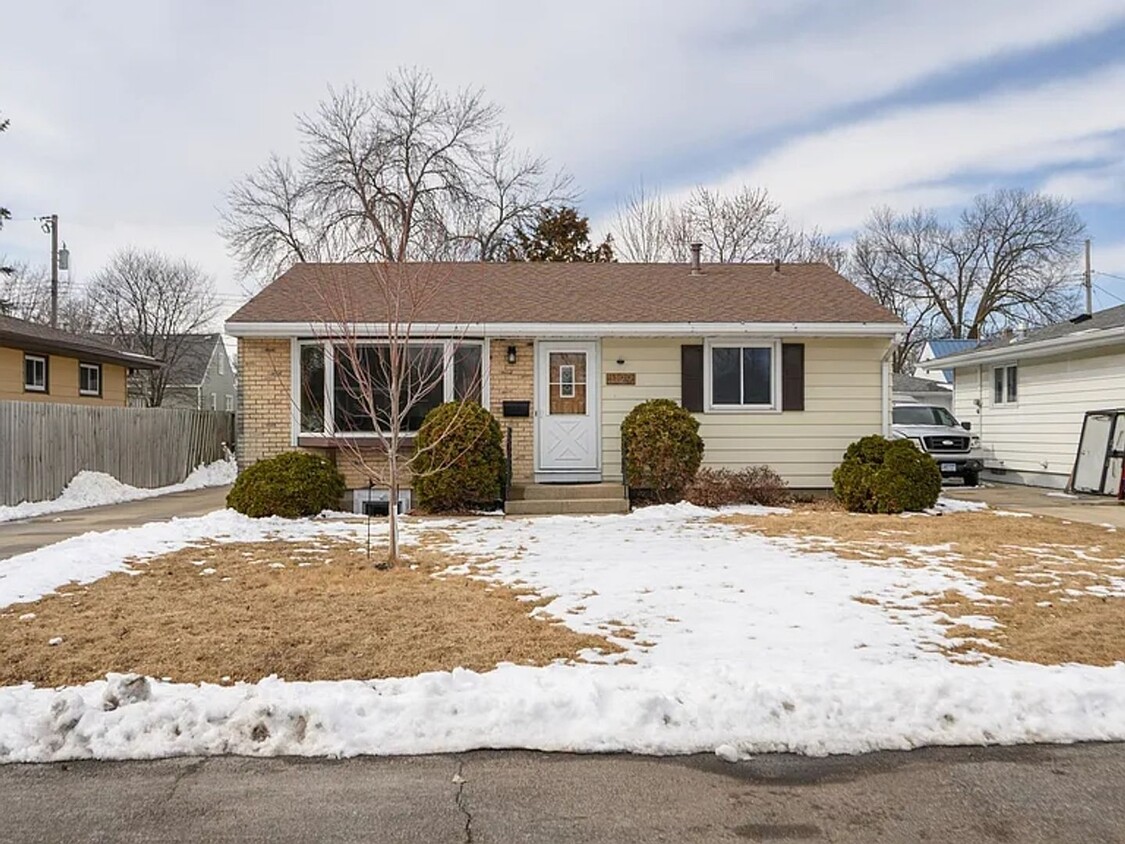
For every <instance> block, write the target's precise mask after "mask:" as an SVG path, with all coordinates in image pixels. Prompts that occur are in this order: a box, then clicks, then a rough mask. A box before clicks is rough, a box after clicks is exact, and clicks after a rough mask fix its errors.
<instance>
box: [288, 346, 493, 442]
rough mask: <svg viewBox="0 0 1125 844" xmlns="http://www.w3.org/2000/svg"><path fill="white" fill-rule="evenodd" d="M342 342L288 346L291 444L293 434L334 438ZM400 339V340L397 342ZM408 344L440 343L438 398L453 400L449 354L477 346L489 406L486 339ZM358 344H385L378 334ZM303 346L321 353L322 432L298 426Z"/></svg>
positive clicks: (360, 434) (367, 434) (374, 434)
mask: <svg viewBox="0 0 1125 844" xmlns="http://www.w3.org/2000/svg"><path fill="white" fill-rule="evenodd" d="M340 342H342V341H341V340H340V339H335V340H333V339H324V340H297V341H295V342H294V344H293V347H292V354H293V363H292V370H291V371H292V373H293V376H292V385H291V387H292V389H291V396H290V398H291V401H292V403H293V435H294V445H296V438H297V437H334V436H336V435H337V432H336V345H337V344H339V343H340ZM400 342H401V341H400ZM406 342H407V344H408V345H411V346H441V347H442V361H443V363H444V367H445V369H444V372H443V373H442V401H443V402H447V401H452V400H453V386H454V377H453V354H454V352H455V351H456V350H457V349H458V348H460V347H461V346H479V347H480V350H481V354H480V368H481V375H480V377H481V399H480V400H481V405H482V406H483V407H484V408H485V409H486V410H487V409H488V408H489V374H490V363H489V349H490V348H491V344H490V342H489V340H488V338H479V337H474V338H472V339H467V340H458V339H452V338H445V337H434V338H424V337H419V338H417V339H412V340H408V341H406ZM356 343H357V345H360V346H386V345H388V343H387V341H386V340H385V339H382V338H379V337H371V338H364V339H362V340H357V341H356ZM306 346H320V347H321V349H322V353H323V355H324V430H323V431H309V430H302V428H301V379H300V373H301V350H302V349H303V348H305V347H306ZM387 433H388V432H386V431H383V432H382V436H386V435H387ZM403 433H404V434H405V435H407V436H411V435H412V434H413V432H403ZM339 435H340V436H342V437H349V438H353V437H354V438H357V439H361V438H369V439H377V438H378V437H379V436H380V433H379V432H378V431H341V432H339Z"/></svg>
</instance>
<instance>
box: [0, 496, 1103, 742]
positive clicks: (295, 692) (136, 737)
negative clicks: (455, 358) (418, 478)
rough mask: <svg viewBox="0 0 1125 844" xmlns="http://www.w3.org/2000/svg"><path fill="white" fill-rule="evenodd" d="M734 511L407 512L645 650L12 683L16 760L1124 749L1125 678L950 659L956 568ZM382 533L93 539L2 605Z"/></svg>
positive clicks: (6, 591)
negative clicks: (127, 568)
mask: <svg viewBox="0 0 1125 844" xmlns="http://www.w3.org/2000/svg"><path fill="white" fill-rule="evenodd" d="M713 515H714V511H706V510H702V511H701V510H700V509H699V508H693V507H691V506H690V505H675V506H666V507H661V508H646V509H644V510H641V511H639V512H637V513H634V514H632V515H628V516H583V517H568V516H556V517H548V518H542V519H535V520H530V519H518V520H503V521H501V520H497V519H492V518H479V519H470V520H424V521H415V520H411V519H407V520H405V522H404V539H405V540H406V541H408V542H409V541H411V540H412V538H416V537H418V536H419V534H420V533H421V532H422V531H430V530H443V531H446V532H447V533H448V534H449V535H451V536H453V537H455V539H456V542H457V546H456V550H457V551H458V552H462V553H466V554H470V555H480V556H481V557H482V558H488V559H489V560H490V561H491V563H492V565H493V566H494V568H489V569H488V570H487V571H486V572H482V571H479V570H474V569H471V568H468V567H466V568H464V569H463V571H464V572H465V573H468V574H471V575H472V576H476V577H484V578H487V579H490V580H495V581H498V582H508V583H512V582H515V581H517V580H518V581H522V582H524V583H525V584H527V585H528V586H531V587H533V588H535V589H536V590H537V591H539V592H540V593H541V594H543V595H545V596H548V597H549V598H550V603H549V604H547V605H546V606H545V607H544V608H543V609H540V610H535V612H547V613H550V614H551V615H553V616H555V617H557V618H560V619H562V620H563V621H564V622H565V623H566V624H567V625H568V626H569V627H571V628H573V629H575V630H579V631H582V632H599V633H602V634H603V635H607V633H606V631H607V629H613V630H616V629H617V628H620V627H621V626H623V625H624V626H626V627H630V628H632V629H633V630H634V631H636V635H635V637H634V638H629V639H626V638H620V639H618V638H614V636H613V635H612V634H608V635H609V638H611V639H613V641H615V642H617V643H618V644H620V645H621V646H622V647H624V648H626V649H627V650H626V653H625V654H624V655H611V656H599V655H597V654H594V653H591V654H588V655H587V656H588V658H589V659H590V660H591V662H590V663H588V664H565V663H561V662H559V663H555V664H552V665H550V666H547V667H544V668H532V667H528V666H516V665H501V666H499V667H497V668H496V669H494V670H492V671H488V672H484V673H475V672H472V671H467V670H463V669H458V670H454V671H451V672H433V673H429V674H423V675H420V676H417V677H408V678H402V679H393V680H380V681H373V682H367V681H364V680H363V679H362V678H359V679H356V680H348V681H343V682H312V683H296V682H285V681H284V680H280V679H276V678H269V679H266V680H262V681H261V682H259V683H253V684H249V683H247V684H243V683H240V684H235V685H210V684H203V685H192V684H182V683H169V682H159V681H156V680H145V679H143V678H136V677H131V676H122V675H113V676H111V677H109V678H108V679H107V680H103V681H99V682H95V683H89V684H87V685H84V686H80V687H75V688H64V689H58V690H51V689H35V688H32V687H31V686H18V687H9V688H3V689H0V762H5V761H7V762H13V761H48V760H58V759H72V758H91V757H92V758H113V759H124V758H152V757H158V756H167V755H179V754H217V753H239V754H247V755H257V756H267V755H278V754H294V755H305V756H322V755H331V756H350V755H356V754H398V753H449V752H458V751H463V750H468V749H472V748H480V747H497V748H503V747H524V748H532V749H539V750H548V751H629V752H636V753H652V754H671V753H689V752H701V751H707V752H719V753H720V754H721V756H722V757H723V758H740V757H743V756H746V755H748V754H753V753H761V752H768V751H793V752H799V753H806V754H827V753H859V752H864V751H870V750H877V749H896V748H912V747H918V746H922V745H932V744H940V745H955V744H1011V743H1019V742H1071V741H1084V740H1108V739H1113V740H1123V739H1125V664H1118V665H1116V666H1113V667H1109V668H1097V667H1089V666H1079V665H1067V666H1056V667H1052V666H1041V665H1033V664H1026V663H1012V662H1006V661H1003V660H997V659H986V660H985V661H984V662H983V663H981V664H973V665H967V664H954V663H951V662H949V661H948V660H946V659H945V658H944V657H943V656H942V655H941V654H940V653H939V652H938V651H937V646H938V644H939V643H947V640H946V639H945V637H944V632H943V627H942V626H941V623H940V622H941V621H942V619H941V617H940V616H939V615H938V614H936V613H935V612H934V611H932V610H929V609H927V608H926V607H925V606H923V602H924V598H925V596H926V595H933V594H935V593H940V592H942V591H945V590H946V589H959V590H962V591H965V592H967V593H971V592H972V591H973V588H974V583H975V582H974V581H972V580H970V579H968V578H967V577H966V576H965V575H963V574H960V573H958V572H956V571H954V570H952V569H949V568H946V567H944V566H942V565H940V562H939V561H937V560H935V561H934V562H933V563H931V564H929V565H925V566H921V567H918V566H916V565H906V564H904V565H902V566H897V565H879V566H871V565H864V564H863V563H860V562H857V561H849V560H841V559H839V558H837V557H835V556H833V555H831V554H827V553H810V552H807V551H800V550H798V549H795V548H793V547H792V546H791V545H787V544H786V543H785V542H779V541H772V540H769V539H766V538H764V537H761V536H757V535H753V534H747V533H746V532H744V531H741V530H739V529H738V528H737V527H736V526H732V525H727V524H720V523H717V522H715V521H714V520H713ZM365 530H366V526H365V525H364V524H362V523H356V522H345V521H341V520H336V519H324V520H308V521H293V522H290V521H285V520H282V519H270V520H252V519H247V518H245V517H243V516H240V515H238V514H236V513H233V512H229V511H224V512H219V513H213V514H210V515H208V516H205V517H202V518H199V519H181V520H176V521H173V522H170V523H166V524H159V525H147V526H144V527H141V528H136V529H132V530H124V531H113V532H110V533H106V534H100V535H99V534H88V535H86V536H84V537H76V538H75V539H73V540H68V541H67V542H64V543H60V544H59V545H56V546H53V547H52V548H47V549H43V550H41V551H39V552H34V553H32V554H27V555H23V556H21V557H15V558H13V559H11V560H9V561H6V562H4V563H0V606H2V605H3V604H4V603H5V602H6V601H7V602H11V601H13V600H26V599H27V596H32V595H36V594H42V593H43V592H45V591H48V590H50V589H52V588H54V586H56V585H58V584H59V583H61V582H64V581H65V580H67V579H70V578H76V579H81V580H93V579H95V578H97V577H100V576H102V574H104V573H106V572H107V571H112V570H116V569H119V568H123V567H124V562H123V561H124V559H125V558H126V557H128V556H130V555H134V554H138V555H146V556H147V555H151V554H155V553H160V552H161V551H166V550H171V549H172V548H173V547H183V546H184V545H188V544H190V543H192V542H196V541H199V540H202V539H205V538H206V539H209V538H216V539H218V540H219V541H226V540H229V541H234V540H248V541H253V540H254V539H261V538H269V537H271V536H276V537H278V538H300V537H308V538H310V539H311V538H315V537H317V536H322V535H327V536H337V537H344V536H348V535H351V536H356V537H359V536H362V535H363V532H364V531H365ZM375 530H376V532H377V533H382V526H380V525H376V526H375ZM454 570H456V569H454ZM857 597H872V598H875V599H876V600H878V601H880V602H883V603H885V604H886V605H888V606H896V607H899V609H895V610H891V609H887V608H886V607H884V606H877V605H873V604H869V603H865V602H860V601H856V600H854V599H855V598H857ZM58 647H59V648H61V649H65V648H67V647H68V643H67V642H63V643H62V644H60V645H59V646H58ZM622 656H627V657H628V659H629V660H630V661H631V662H632V664H628V663H626V664H621V663H620V660H621V658H622Z"/></svg>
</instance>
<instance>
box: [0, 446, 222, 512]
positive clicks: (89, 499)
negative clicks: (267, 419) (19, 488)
mask: <svg viewBox="0 0 1125 844" xmlns="http://www.w3.org/2000/svg"><path fill="white" fill-rule="evenodd" d="M237 475H238V467H237V466H236V465H235V462H234V459H233V458H231V459H229V460H216V461H215V462H214V463H208V464H206V465H204V466H199V467H197V468H196V469H195V470H194V471H193V472H192V473H191V474H189V475H188V476H187V477H186V478H185V479H184V480H183V481H181V482H180V483H178V484H172V485H171V486H162V487H155V488H153V489H145V488H143V487H136V486H130V485H129V484H123V483H121V481H119V480H117V478H114V477H113V476H111V475H107V474H105V473H104V472H79V473H78V474H77V475H75V476H74V477H73V478H72V479H71V481H70V483H69V484H67V485H66V487H65V488H64V489H63V491H62V493H61V494H60V495H59V497H58V498H52V499H50V500H49V501H24V502H23V503H21V504H13V505H10V506H0V522H12V521H16V520H18V519H31V518H34V517H36V516H49V515H51V514H53V513H65V512H66V511H68V510H81V509H84V508H86V507H100V506H102V505H104V504H120V503H122V502H125V501H139V500H140V499H142V498H155V497H156V496H158V495H167V494H168V493H171V492H187V491H188V490H193V489H203V488H205V487H212V486H226V485H227V484H231V483H234V479H235V477H237Z"/></svg>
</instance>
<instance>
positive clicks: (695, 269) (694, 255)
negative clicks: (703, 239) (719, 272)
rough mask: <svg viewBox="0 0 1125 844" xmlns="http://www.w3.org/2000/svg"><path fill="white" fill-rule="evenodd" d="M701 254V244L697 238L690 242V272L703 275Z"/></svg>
mask: <svg viewBox="0 0 1125 844" xmlns="http://www.w3.org/2000/svg"><path fill="white" fill-rule="evenodd" d="M702 254H703V244H702V243H700V242H699V241H698V240H693V241H692V242H691V274H692V275H703V264H702V258H701V255H702Z"/></svg>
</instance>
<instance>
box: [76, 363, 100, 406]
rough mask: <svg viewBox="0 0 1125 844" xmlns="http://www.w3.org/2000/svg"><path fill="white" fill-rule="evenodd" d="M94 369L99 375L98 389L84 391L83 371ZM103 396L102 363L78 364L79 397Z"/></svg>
mask: <svg viewBox="0 0 1125 844" xmlns="http://www.w3.org/2000/svg"><path fill="white" fill-rule="evenodd" d="M84 369H92V370H94V371H95V372H97V373H98V388H97V389H96V390H83V389H82V370H84ZM101 394H102V365H101V364H100V363H87V362H86V361H79V362H78V395H80V396H92V397H95V398H96V397H98V396H100V395H101Z"/></svg>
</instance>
